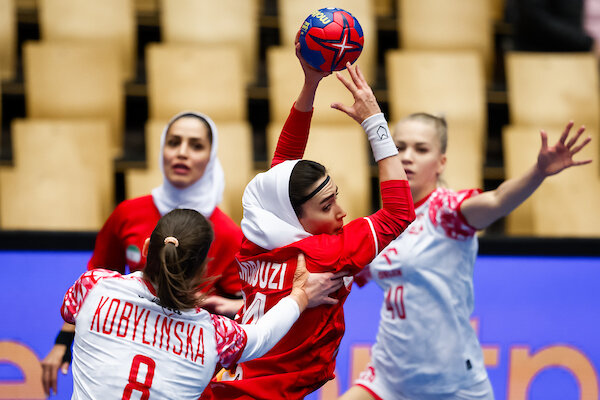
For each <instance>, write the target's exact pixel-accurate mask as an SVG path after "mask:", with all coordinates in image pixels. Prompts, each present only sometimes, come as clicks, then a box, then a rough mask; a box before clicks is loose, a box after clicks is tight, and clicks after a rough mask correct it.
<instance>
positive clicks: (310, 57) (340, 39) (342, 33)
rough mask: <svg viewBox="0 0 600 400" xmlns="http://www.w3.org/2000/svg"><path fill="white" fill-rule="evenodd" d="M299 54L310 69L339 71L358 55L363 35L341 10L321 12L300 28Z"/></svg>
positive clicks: (354, 21)
mask: <svg viewBox="0 0 600 400" xmlns="http://www.w3.org/2000/svg"><path fill="white" fill-rule="evenodd" d="M299 41H300V54H301V55H302V57H303V58H304V60H306V62H307V63H308V64H309V65H310V66H311V67H313V68H315V69H318V70H319V71H323V72H331V71H340V70H342V69H344V68H346V62H348V61H349V62H350V64H353V63H354V61H356V59H357V58H358V56H359V55H360V53H361V51H362V49H363V44H364V41H365V40H364V35H363V31H362V28H361V27H360V24H359V23H358V20H357V19H356V18H354V17H353V16H352V14H350V13H349V12H348V11H346V10H342V9H341V8H321V9H320V10H318V11H315V12H314V13H312V14H311V15H309V16H308V18H306V20H305V21H304V23H303V24H302V27H301V28H300V37H299Z"/></svg>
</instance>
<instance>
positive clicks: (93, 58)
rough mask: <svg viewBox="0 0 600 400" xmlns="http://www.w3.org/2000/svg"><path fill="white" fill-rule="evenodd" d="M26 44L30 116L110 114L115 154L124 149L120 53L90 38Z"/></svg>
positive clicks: (26, 76) (88, 116)
mask: <svg viewBox="0 0 600 400" xmlns="http://www.w3.org/2000/svg"><path fill="white" fill-rule="evenodd" d="M23 47H24V48H23V57H24V60H23V64H24V65H23V68H24V78H25V100H26V109H27V116H28V117H29V118H50V119H55V118H56V119H63V118H84V119H89V118H102V119H107V120H109V121H110V140H111V146H112V148H113V153H114V154H115V155H118V154H120V153H121V152H122V146H123V125H124V124H123V119H124V117H123V115H124V93H123V84H122V83H121V78H120V67H119V56H118V54H116V53H115V52H114V50H112V49H111V48H110V47H107V46H106V45H101V44H88V43H43V42H27V43H25V45H24V46H23Z"/></svg>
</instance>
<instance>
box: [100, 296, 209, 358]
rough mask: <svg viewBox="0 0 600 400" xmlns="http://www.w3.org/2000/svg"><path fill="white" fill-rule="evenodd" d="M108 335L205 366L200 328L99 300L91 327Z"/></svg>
mask: <svg viewBox="0 0 600 400" xmlns="http://www.w3.org/2000/svg"><path fill="white" fill-rule="evenodd" d="M90 330H91V331H92V332H98V333H101V334H104V335H111V336H114V337H118V338H122V339H123V340H130V341H132V342H136V343H142V344H144V345H147V346H150V347H154V348H156V349H161V350H164V351H167V352H172V353H173V354H175V355H177V356H180V357H182V358H186V359H188V360H191V361H193V362H196V363H200V364H202V365H204V331H203V329H202V327H200V326H197V325H194V324H191V323H188V322H184V321H176V320H173V319H171V318H169V317H168V316H165V315H160V314H159V313H156V312H153V311H150V310H148V309H147V308H144V307H141V306H138V305H134V304H132V303H130V302H128V301H124V300H119V299H116V298H111V297H105V296H102V297H100V301H99V302H98V306H97V307H96V312H95V313H94V317H93V318H92V324H91V326H90Z"/></svg>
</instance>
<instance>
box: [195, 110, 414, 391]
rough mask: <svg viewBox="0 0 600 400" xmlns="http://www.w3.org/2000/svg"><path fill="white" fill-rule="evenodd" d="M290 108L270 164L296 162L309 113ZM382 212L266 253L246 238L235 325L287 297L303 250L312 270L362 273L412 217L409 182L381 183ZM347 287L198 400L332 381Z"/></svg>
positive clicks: (241, 255) (302, 388) (304, 315)
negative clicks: (335, 231)
mask: <svg viewBox="0 0 600 400" xmlns="http://www.w3.org/2000/svg"><path fill="white" fill-rule="evenodd" d="M311 115H312V113H302V112H299V111H298V110H296V109H295V108H292V111H291V113H290V116H289V117H288V120H287V121H286V123H285V125H284V128H283V131H282V133H281V135H280V138H279V142H278V144H277V150H276V152H275V155H274V157H273V165H275V164H277V163H279V162H282V161H284V160H287V159H298V158H301V157H302V155H303V152H304V146H306V140H307V138H308V129H309V126H310V116H311ZM381 191H382V199H383V204H384V207H383V208H382V209H381V210H379V211H377V212H376V213H374V214H372V215H370V216H368V217H364V218H358V219H355V220H353V221H351V222H350V223H348V224H347V225H345V226H344V227H343V228H342V230H341V231H340V232H339V233H338V234H335V235H328V234H321V235H314V236H310V237H308V238H305V239H302V240H299V241H297V242H294V243H292V244H289V245H287V246H283V247H280V248H277V249H274V250H271V251H267V250H265V249H263V248H260V247H259V246H257V245H255V244H254V243H252V242H250V241H249V240H247V239H245V238H244V240H243V242H242V248H241V250H240V253H239V254H238V255H237V260H238V264H239V265H238V267H239V276H240V279H241V281H242V292H243V296H244V308H243V310H242V315H241V316H240V317H239V319H238V322H241V323H252V322H256V321H257V320H258V319H260V317H261V316H262V315H263V314H264V313H265V312H266V311H268V310H269V309H270V308H271V307H273V305H275V304H276V303H277V302H278V301H279V300H280V299H281V298H283V297H284V296H287V295H288V294H289V293H290V291H291V287H292V280H293V275H294V270H295V267H296V258H297V256H298V253H299V252H302V253H304V255H305V259H306V268H307V269H308V271H310V272H337V271H341V270H345V271H348V272H350V273H351V274H355V273H357V272H359V271H360V270H361V269H362V268H363V267H364V266H365V265H367V264H368V263H370V262H371V261H372V260H373V258H374V257H375V256H376V255H377V254H378V252H379V251H380V250H381V249H383V248H384V247H385V246H386V245H387V244H388V243H390V241H391V240H392V239H394V238H396V237H397V236H398V235H399V234H400V232H402V230H403V229H404V228H405V227H406V226H408V224H409V222H410V221H412V220H413V219H414V208H413V204H412V197H411V194H410V188H409V186H408V182H407V181H387V182H382V183H381ZM346 283H347V285H346V286H345V287H342V288H341V289H339V290H338V292H336V293H335V294H334V295H333V296H332V297H335V298H337V299H338V300H339V303H338V304H336V305H327V306H319V307H316V308H311V309H306V310H305V311H304V312H303V313H302V314H301V315H300V318H299V319H298V321H296V323H295V324H294V325H293V326H292V329H290V331H289V332H288V333H287V335H286V336H284V337H283V339H281V341H280V342H279V343H278V344H277V345H276V346H275V347H273V348H272V349H271V350H270V351H269V352H268V353H266V354H265V355H264V356H263V357H260V358H257V359H255V360H251V361H247V362H244V363H241V364H239V365H238V367H237V370H236V371H235V374H233V375H234V376H235V379H236V380H227V381H221V382H211V384H210V386H209V387H208V388H207V390H206V391H205V393H204V394H203V396H202V398H203V399H269V400H271V399H301V398H304V396H306V395H307V394H309V393H311V392H313V391H315V390H317V389H318V388H319V387H321V386H322V385H323V384H324V383H325V382H327V381H328V380H330V379H333V378H334V376H335V375H334V370H335V358H336V355H337V351H338V347H339V344H340V342H341V340H342V336H343V335H344V330H345V323H344V313H343V308H342V307H343V304H344V302H345V300H346V297H347V296H348V294H349V293H350V286H351V284H352V280H351V278H348V279H347V282H346Z"/></svg>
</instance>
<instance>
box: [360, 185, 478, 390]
mask: <svg viewBox="0 0 600 400" xmlns="http://www.w3.org/2000/svg"><path fill="white" fill-rule="evenodd" d="M480 192H481V191H480V190H463V191H459V192H454V191H452V190H449V189H445V188H438V189H436V190H435V191H434V192H432V193H431V194H430V195H429V196H428V197H427V198H425V199H424V200H422V201H420V202H419V203H418V204H417V205H416V210H415V211H416V219H415V221H414V222H413V223H412V224H410V225H409V227H408V228H407V229H406V230H405V231H404V232H403V233H402V234H401V235H400V236H399V237H398V238H397V239H395V240H393V241H392V242H391V243H390V244H389V245H388V246H387V247H386V248H385V249H384V250H383V251H382V252H381V254H380V255H379V256H378V257H377V258H376V259H375V260H374V261H373V262H372V263H371V264H370V265H369V267H368V269H365V270H364V271H363V272H361V275H360V277H357V283H359V284H360V283H361V280H362V278H365V277H366V278H370V279H373V280H374V281H375V282H376V283H377V284H378V285H379V286H380V287H381V288H382V289H383V291H384V298H383V300H384V301H383V304H382V307H381V313H380V314H381V320H380V324H379V330H378V333H377V340H376V343H375V345H374V346H373V350H372V353H371V364H372V369H371V370H369V371H367V373H365V374H364V375H363V377H362V379H359V380H358V381H357V383H359V384H362V385H364V386H366V387H368V388H369V389H370V390H372V391H373V392H375V393H376V394H378V395H379V396H382V397H383V396H385V395H388V396H389V393H390V392H391V393H394V392H395V393H403V394H404V395H405V396H406V395H412V396H413V397H414V398H419V393H452V392H455V391H457V390H460V389H463V388H466V387H469V386H471V385H474V384H476V383H478V382H481V381H483V380H484V379H486V377H487V374H486V371H485V368H484V364H483V355H482V351H481V347H480V345H479V342H478V340H477V337H476V334H475V332H474V330H473V328H472V327H471V324H470V316H471V313H472V312H473V266H474V263H475V258H476V255H477V247H478V245H477V238H476V236H475V233H476V229H475V228H473V227H471V226H470V225H469V224H468V223H467V222H466V220H465V219H464V217H463V216H462V214H461V212H460V205H461V203H462V202H463V201H464V200H466V199H468V198H470V197H472V196H476V195H478V194H479V193H480ZM391 371H393V373H392V372H391ZM382 382H383V383H385V387H384V388H383V389H381V388H378V387H376V386H377V384H379V385H381V384H383V383H382ZM409 397H410V396H409ZM413 397H410V398H413Z"/></svg>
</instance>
